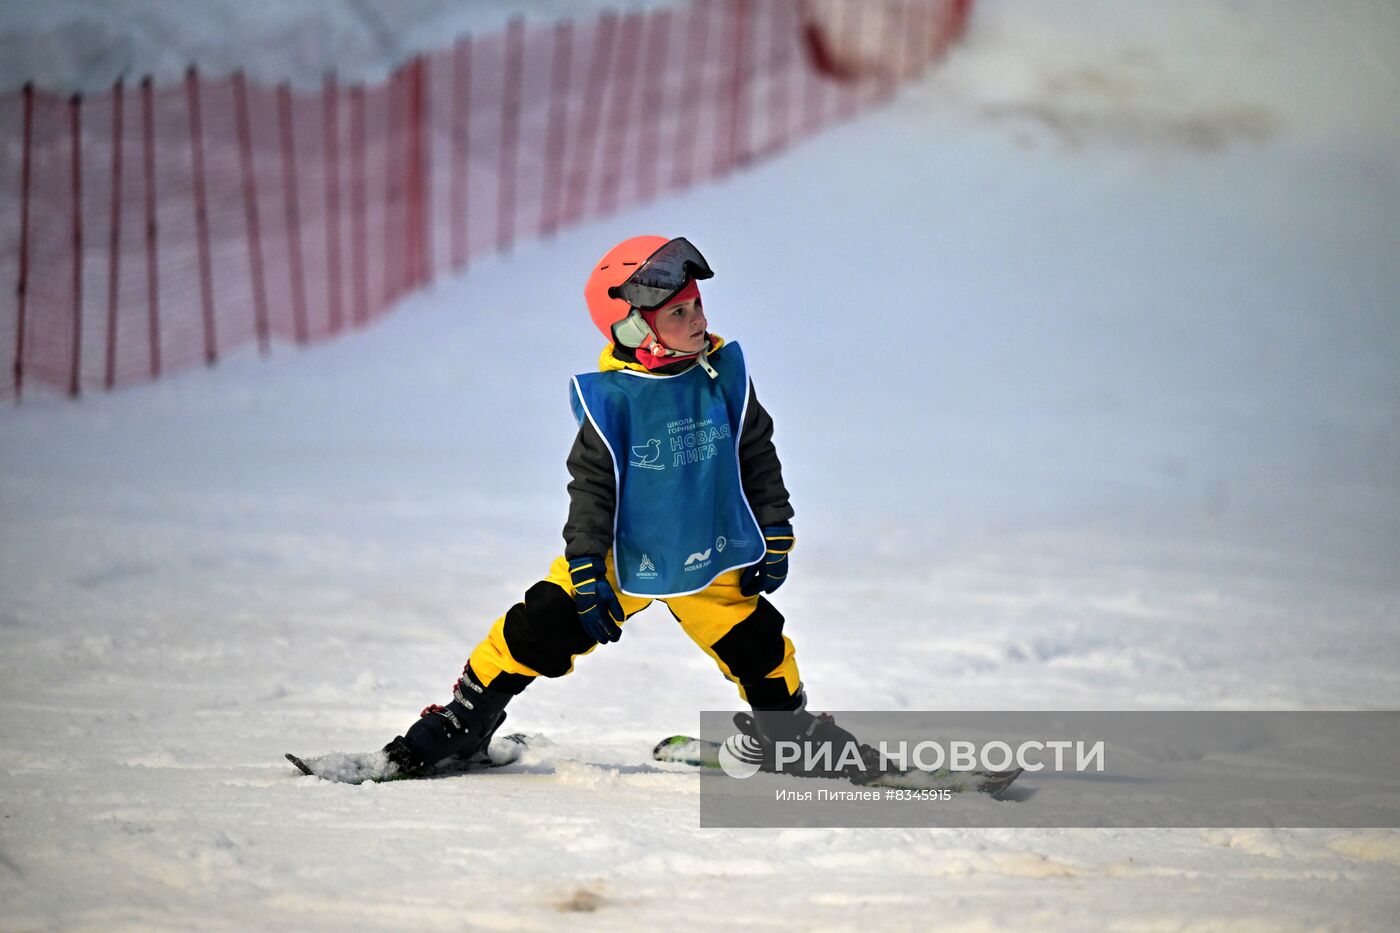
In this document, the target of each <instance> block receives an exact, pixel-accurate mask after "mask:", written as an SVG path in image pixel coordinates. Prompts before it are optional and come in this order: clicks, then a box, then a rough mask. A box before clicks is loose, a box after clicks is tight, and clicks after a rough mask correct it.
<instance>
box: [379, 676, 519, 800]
mask: <svg viewBox="0 0 1400 933" xmlns="http://www.w3.org/2000/svg"><path fill="white" fill-rule="evenodd" d="M512 696H513V694H509V693H502V692H501V691H499V690H491V689H488V688H486V687H483V686H482V685H481V684H480V683H479V682H478V681H477V679H476V675H475V674H473V673H472V669H471V667H470V665H469V666H467V667H465V668H463V669H462V676H461V677H459V678H458V679H457V682H456V683H455V684H453V685H452V701H451V702H450V703H448V704H447V705H446V706H438V705H437V704H436V703H435V704H433V705H432V706H429V707H426V708H425V709H424V710H423V712H421V713H419V714H418V717H419V718H418V721H417V722H415V723H414V724H413V725H411V726H409V727H408V731H407V732H405V733H404V734H403V735H400V736H395V737H394V740H393V741H392V742H390V743H389V744H388V745H386V746H384V751H385V753H386V754H387V755H388V756H389V760H390V761H391V762H393V763H394V764H396V765H398V768H399V771H400V772H402V773H405V774H425V773H427V772H429V771H431V770H433V768H435V767H436V766H438V765H440V764H443V763H444V762H448V761H452V762H466V761H471V760H473V759H477V760H485V758H486V746H487V745H488V744H489V743H490V741H491V736H492V735H494V734H495V732H496V730H497V729H499V728H500V727H501V723H503V722H505V720H506V713H505V706H506V704H507V703H509V702H510V700H511V697H512Z"/></svg>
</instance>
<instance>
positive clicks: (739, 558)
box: [569, 343, 766, 597]
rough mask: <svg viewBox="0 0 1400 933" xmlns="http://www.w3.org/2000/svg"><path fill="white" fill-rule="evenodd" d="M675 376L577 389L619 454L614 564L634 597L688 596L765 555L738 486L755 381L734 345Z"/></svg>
mask: <svg viewBox="0 0 1400 933" xmlns="http://www.w3.org/2000/svg"><path fill="white" fill-rule="evenodd" d="M713 362H714V364H715V369H716V371H717V372H718V373H719V377H718V378H713V379H712V378H711V377H710V376H709V375H708V374H707V373H706V372H705V370H704V369H702V368H701V367H699V366H692V367H691V368H690V369H688V370H686V371H685V372H683V373H680V374H679V375H675V376H656V375H651V374H649V373H639V372H634V371H632V370H621V371H616V372H607V373H584V374H582V375H578V376H575V377H574V378H573V382H572V383H571V384H570V387H569V389H570V391H569V402H570V404H571V405H572V406H573V409H574V416H575V417H576V418H578V421H579V424H580V425H582V424H583V420H584V419H585V418H587V419H588V420H589V421H590V422H592V424H593V427H594V428H596V429H597V431H598V434H599V435H600V436H601V437H602V438H603V442H604V443H605V444H607V445H608V451H609V452H610V453H611V454H612V460H613V473H614V477H615V479H616V481H617V502H616V505H615V511H614V513H613V564H614V566H615V567H616V570H617V578H618V582H619V583H621V585H622V591H623V592H624V593H628V594H630V595H632V596H646V597H661V596H683V595H685V594H687V593H695V592H699V591H700V590H703V589H704V588H705V587H707V586H709V585H710V584H711V583H712V582H714V579H715V577H717V576H719V575H720V574H722V573H724V572H725V571H727V570H733V569H735V568H736V567H746V566H748V565H749V564H753V563H756V562H758V561H759V560H760V559H762V557H763V555H764V553H765V550H766V548H765V546H764V543H763V533H762V532H761V531H760V529H759V527H758V522H757V520H755V519H754V515H753V510H752V509H751V508H749V502H748V499H746V498H745V497H744V487H743V484H742V482H741V480H740V477H739V433H740V432H741V431H742V430H743V426H744V414H745V412H746V410H747V408H748V398H749V376H748V370H747V368H746V367H745V366H744V354H743V352H742V351H741V350H740V349H739V345H738V344H737V343H727V344H725V345H724V346H723V347H722V348H721V349H720V351H719V353H718V354H717V355H716V356H715V357H714V358H713Z"/></svg>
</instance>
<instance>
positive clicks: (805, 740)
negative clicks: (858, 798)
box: [734, 687, 883, 784]
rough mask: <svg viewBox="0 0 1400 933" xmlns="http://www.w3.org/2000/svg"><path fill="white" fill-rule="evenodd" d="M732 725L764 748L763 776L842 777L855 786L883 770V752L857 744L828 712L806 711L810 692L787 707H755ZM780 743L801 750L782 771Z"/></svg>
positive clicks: (799, 691) (737, 716)
mask: <svg viewBox="0 0 1400 933" xmlns="http://www.w3.org/2000/svg"><path fill="white" fill-rule="evenodd" d="M734 725H735V726H737V727H738V728H739V731H741V732H743V733H744V734H746V735H748V736H750V737H752V738H754V739H757V740H758V742H759V744H760V745H762V746H763V762H762V764H761V765H760V767H762V768H763V770H765V771H779V770H781V773H784V774H799V775H802V776H804V777H831V778H843V779H845V780H848V781H853V782H855V783H857V784H860V783H864V782H865V781H869V780H871V779H873V778H874V777H876V776H877V775H879V774H880V773H881V772H882V771H883V769H882V768H881V767H880V754H879V752H877V751H876V750H875V749H873V748H871V747H870V746H869V745H863V744H861V743H860V742H859V741H857V739H856V737H855V736H854V735H852V734H851V733H850V732H848V731H846V730H845V729H843V728H841V727H840V726H838V725H837V724H836V720H835V719H833V718H831V715H830V714H829V713H821V714H814V713H810V712H808V711H807V693H806V691H805V690H803V689H802V688H801V687H798V689H797V693H796V694H794V695H793V697H792V698H791V700H790V701H789V702H788V703H787V704H785V705H784V706H783V708H781V709H758V708H755V709H754V711H753V714H752V715H749V714H746V713H737V714H735V716H734ZM779 742H783V743H796V745H797V746H798V749H799V750H800V754H799V755H798V756H797V758H796V760H792V759H791V758H790V757H787V756H785V760H784V762H783V764H782V767H781V769H779V767H778V760H777V759H778V755H777V751H778V749H777V744H778V743H779ZM785 751H787V752H788V755H790V754H791V751H792V749H790V748H785ZM809 751H810V754H809ZM857 758H858V759H859V760H858V761H857V760H856V759H857Z"/></svg>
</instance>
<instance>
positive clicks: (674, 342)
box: [652, 298, 709, 353]
mask: <svg viewBox="0 0 1400 933" xmlns="http://www.w3.org/2000/svg"><path fill="white" fill-rule="evenodd" d="M708 325H709V322H708V321H706V320H705V311H704V309H703V308H701V306H700V299H699V298H691V299H690V300H688V301H678V302H676V303H675V304H672V305H667V306H666V307H664V308H662V309H661V310H660V311H657V312H656V323H655V324H653V325H652V326H653V327H654V328H655V330H656V336H658V337H660V338H661V342H662V343H664V344H665V345H666V346H668V347H670V348H671V349H672V350H676V351H678V352H680V353H698V352H699V351H700V349H701V348H703V347H704V346H705V328H706V327H707V326H708Z"/></svg>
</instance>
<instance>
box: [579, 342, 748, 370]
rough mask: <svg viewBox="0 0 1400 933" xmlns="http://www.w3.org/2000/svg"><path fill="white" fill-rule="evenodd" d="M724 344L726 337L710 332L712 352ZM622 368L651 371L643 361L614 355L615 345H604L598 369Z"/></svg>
mask: <svg viewBox="0 0 1400 933" xmlns="http://www.w3.org/2000/svg"><path fill="white" fill-rule="evenodd" d="M722 346H724V338H723V337H721V336H720V335H719V334H710V352H711V353H714V352H715V351H716V350H718V349H719V348H720V347H722ZM620 369H630V370H632V371H633V372H639V373H645V372H649V371H650V370H648V369H647V368H646V367H645V366H643V365H642V364H641V363H629V362H627V361H626V360H620V359H618V358H617V357H615V356H613V345H612V344H611V343H610V344H608V345H607V346H605V347H603V352H602V354H601V355H599V357H598V371H599V372H602V373H611V372H617V371H618V370H620Z"/></svg>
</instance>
